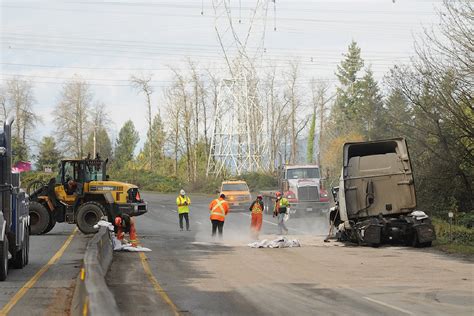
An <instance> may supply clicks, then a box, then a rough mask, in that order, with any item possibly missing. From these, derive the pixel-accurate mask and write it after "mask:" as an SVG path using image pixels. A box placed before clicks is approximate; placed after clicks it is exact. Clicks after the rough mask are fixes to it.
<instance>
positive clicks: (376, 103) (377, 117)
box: [355, 69, 386, 140]
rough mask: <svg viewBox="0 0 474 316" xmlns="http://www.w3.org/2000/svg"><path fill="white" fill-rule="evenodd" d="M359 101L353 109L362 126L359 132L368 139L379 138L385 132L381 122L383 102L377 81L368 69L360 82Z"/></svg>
mask: <svg viewBox="0 0 474 316" xmlns="http://www.w3.org/2000/svg"><path fill="white" fill-rule="evenodd" d="M360 88H361V100H360V101H361V102H360V104H359V107H358V108H356V109H355V114H356V119H357V121H358V122H359V123H360V126H361V128H362V130H361V132H362V133H363V135H364V136H365V138H366V139H368V140H374V139H381V138H382V137H383V135H385V134H386V129H385V127H384V123H383V118H382V117H383V115H384V113H383V112H384V109H383V102H382V96H381V95H380V92H379V87H378V85H377V81H375V79H374V77H373V73H372V71H371V70H370V69H368V70H367V71H366V74H365V75H364V77H363V78H362V81H361V82H360Z"/></svg>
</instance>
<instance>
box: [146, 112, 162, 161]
mask: <svg viewBox="0 0 474 316" xmlns="http://www.w3.org/2000/svg"><path fill="white" fill-rule="evenodd" d="M165 136H166V135H165V131H164V126H163V121H162V120H161V116H160V114H157V115H155V117H154V118H153V123H152V125H151V129H150V130H149V131H148V133H147V140H146V142H145V145H144V146H143V148H144V149H143V150H146V152H147V153H148V150H149V149H150V148H151V153H152V157H151V158H152V159H151V161H152V162H153V163H154V164H155V163H157V162H158V161H160V160H162V159H163V146H164V143H165ZM150 141H151V146H150ZM150 167H151V169H152V170H153V169H154V167H155V165H153V166H150Z"/></svg>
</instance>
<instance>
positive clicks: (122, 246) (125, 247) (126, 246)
mask: <svg viewBox="0 0 474 316" xmlns="http://www.w3.org/2000/svg"><path fill="white" fill-rule="evenodd" d="M95 226H96V227H95V228H99V226H104V227H107V228H108V229H109V231H112V232H113V231H114V225H113V224H112V223H110V222H107V221H104V220H100V221H99V222H98V223H97V224H95ZM112 244H113V246H114V251H130V252H141V251H142V252H150V251H151V249H149V248H145V247H142V246H132V244H131V243H128V242H126V243H122V241H120V240H119V239H117V237H116V236H115V234H113V235H112Z"/></svg>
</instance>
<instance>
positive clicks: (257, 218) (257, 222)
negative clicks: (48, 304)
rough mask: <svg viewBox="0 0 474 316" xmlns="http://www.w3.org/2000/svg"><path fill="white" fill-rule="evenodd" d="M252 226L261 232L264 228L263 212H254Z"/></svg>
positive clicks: (255, 230) (253, 229)
mask: <svg viewBox="0 0 474 316" xmlns="http://www.w3.org/2000/svg"><path fill="white" fill-rule="evenodd" d="M250 228H251V229H252V231H254V232H259V231H260V229H262V213H252V221H251V223H250Z"/></svg>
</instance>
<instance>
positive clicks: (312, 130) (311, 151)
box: [306, 108, 316, 163]
mask: <svg viewBox="0 0 474 316" xmlns="http://www.w3.org/2000/svg"><path fill="white" fill-rule="evenodd" d="M315 134H316V108H315V109H314V111H313V115H312V116H311V126H310V127H309V135H308V149H307V150H308V151H307V152H306V162H307V163H313V162H314V139H315V137H316V135H315Z"/></svg>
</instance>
